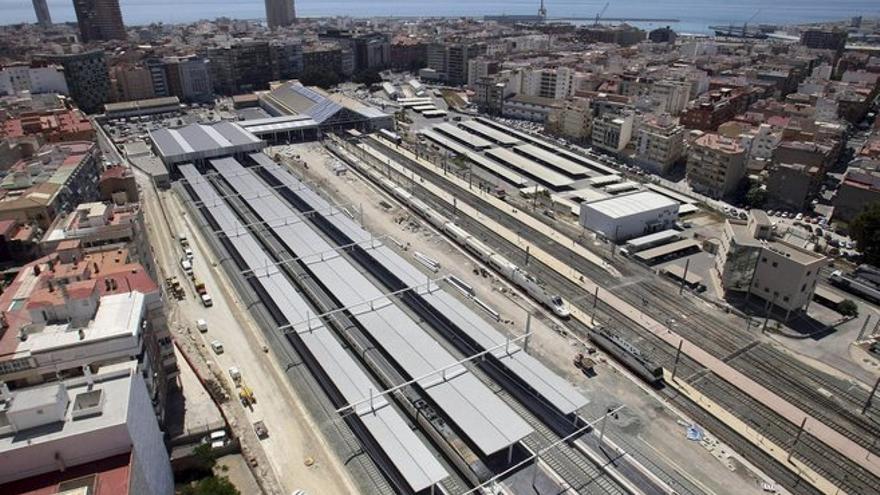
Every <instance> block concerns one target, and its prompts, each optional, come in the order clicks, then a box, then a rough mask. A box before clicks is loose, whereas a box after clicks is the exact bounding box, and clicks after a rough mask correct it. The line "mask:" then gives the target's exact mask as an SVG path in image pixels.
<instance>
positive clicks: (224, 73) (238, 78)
mask: <svg viewBox="0 0 880 495" xmlns="http://www.w3.org/2000/svg"><path fill="white" fill-rule="evenodd" d="M207 55H208V59H210V61H211V62H210V68H211V80H212V81H213V83H214V91H215V92H216V93H219V94H222V95H235V94H239V93H249V92H252V91H257V90H261V89H268V88H269V81H271V80H272V59H271V55H270V50H269V42H268V41H240V42H236V43H233V44H230V45H226V46H219V47H212V48H208V54H207Z"/></svg>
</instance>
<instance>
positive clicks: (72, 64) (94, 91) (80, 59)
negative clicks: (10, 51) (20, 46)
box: [34, 50, 110, 113]
mask: <svg viewBox="0 0 880 495" xmlns="http://www.w3.org/2000/svg"><path fill="white" fill-rule="evenodd" d="M34 58H35V59H37V60H44V61H46V62H51V63H55V64H59V65H61V66H62V67H64V77H65V79H67V87H68V89H69V90H70V97H71V98H73V101H74V102H76V104H77V106H79V108H80V109H81V110H82V111H84V112H86V113H94V112H99V111H101V110H102V109H103V105H104V103H107V101H108V100H109V95H110V73H109V71H108V70H107V61H106V60H105V59H104V51H103V50H92V51H90V52H84V53H74V54H68V55H36V56H35V57H34Z"/></svg>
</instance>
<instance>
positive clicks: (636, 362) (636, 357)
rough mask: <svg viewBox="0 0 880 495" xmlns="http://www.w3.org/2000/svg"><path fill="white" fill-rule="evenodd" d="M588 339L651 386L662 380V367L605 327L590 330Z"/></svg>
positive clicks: (658, 383)
mask: <svg viewBox="0 0 880 495" xmlns="http://www.w3.org/2000/svg"><path fill="white" fill-rule="evenodd" d="M590 340H592V341H593V343H595V344H596V345H597V346H599V347H600V348H601V349H602V350H604V351H605V352H607V353H608V354H611V355H612V356H614V357H615V358H617V360H618V361H620V362H622V363H623V364H624V365H626V367H627V368H629V370H630V371H632V372H633V373H635V374H636V375H637V376H638V377H639V378H641V379H642V380H644V381H645V382H647V383H648V384H650V385H652V386H658V385H660V383H661V382H662V381H663V368H662V367H661V366H658V365H657V364H655V363H654V362H652V361H651V360H649V359H648V358H646V357H645V356H643V355H642V353H641V351H639V349H638V348H637V347H636V346H634V345H632V344H630V343H629V342H627V341H626V340H624V339H623V338H622V337H620V336H619V335H617V334H615V333H613V332H610V331H608V330H606V329H599V330H598V331H596V332H590Z"/></svg>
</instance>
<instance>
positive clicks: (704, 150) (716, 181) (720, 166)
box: [687, 134, 746, 198]
mask: <svg viewBox="0 0 880 495" xmlns="http://www.w3.org/2000/svg"><path fill="white" fill-rule="evenodd" d="M745 175H746V150H745V148H744V147H743V146H742V145H741V144H740V143H739V141H737V140H734V139H731V138H726V137H724V136H721V135H719V134H704V135H703V136H701V137H699V138H697V140H696V141H694V143H693V145H692V146H691V150H690V153H689V154H688V161H687V181H688V184H690V186H691V187H692V188H693V189H694V190H695V191H697V192H699V193H702V194H705V195H707V196H710V197H713V198H723V197H726V196H729V195H730V194H732V193H733V192H734V191H736V189H737V187H739V184H740V181H742V179H743V178H744V177H745Z"/></svg>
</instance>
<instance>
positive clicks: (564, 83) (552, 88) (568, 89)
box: [521, 67, 577, 100]
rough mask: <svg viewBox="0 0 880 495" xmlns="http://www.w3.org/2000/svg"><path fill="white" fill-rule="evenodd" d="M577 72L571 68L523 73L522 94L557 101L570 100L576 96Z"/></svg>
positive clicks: (535, 70)
mask: <svg viewBox="0 0 880 495" xmlns="http://www.w3.org/2000/svg"><path fill="white" fill-rule="evenodd" d="M576 72H577V71H575V70H574V69H572V68H569V67H556V68H553V69H533V70H526V71H523V73H522V87H521V89H522V91H521V93H522V94H524V95H526V96H540V97H542V98H552V99H555V100H560V99H565V98H568V97H569V96H572V95H573V94H574V90H575V74H576Z"/></svg>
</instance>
